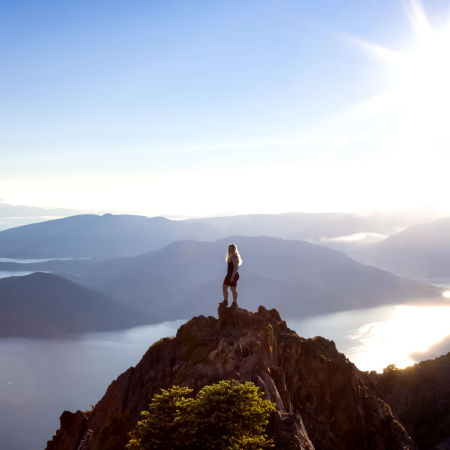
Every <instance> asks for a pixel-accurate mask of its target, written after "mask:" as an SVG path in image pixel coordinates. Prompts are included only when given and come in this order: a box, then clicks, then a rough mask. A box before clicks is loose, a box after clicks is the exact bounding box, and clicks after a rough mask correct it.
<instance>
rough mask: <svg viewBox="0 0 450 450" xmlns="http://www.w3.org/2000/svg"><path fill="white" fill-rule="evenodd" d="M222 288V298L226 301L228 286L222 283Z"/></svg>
mask: <svg viewBox="0 0 450 450" xmlns="http://www.w3.org/2000/svg"><path fill="white" fill-rule="evenodd" d="M222 289H223V299H224V300H225V301H228V286H225V285H223V286H222Z"/></svg>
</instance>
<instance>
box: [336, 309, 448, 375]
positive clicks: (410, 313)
mask: <svg viewBox="0 0 450 450" xmlns="http://www.w3.org/2000/svg"><path fill="white" fill-rule="evenodd" d="M449 323H450V307H440V308H425V307H413V306H396V307H395V309H394V311H393V314H392V316H391V317H390V318H389V319H388V320H386V321H382V322H373V323H367V324H365V325H362V326H360V327H359V328H357V329H356V331H355V332H353V333H352V334H351V335H350V336H349V337H350V339H352V340H354V341H358V345H355V346H353V347H350V348H348V349H347V350H346V351H345V354H346V356H347V357H348V358H349V359H350V360H351V361H352V362H354V363H355V364H356V366H357V367H358V368H359V369H361V370H377V371H378V372H380V371H382V369H383V367H386V366H387V365H388V364H391V363H394V364H396V365H397V367H399V368H403V367H406V366H409V365H411V364H414V361H413V360H412V359H410V358H409V357H408V355H409V354H411V353H412V352H415V351H424V350H426V349H427V347H429V346H430V345H431V344H432V343H433V342H437V341H440V340H441V339H442V338H443V337H445V336H446V335H448V334H450V327H449V325H448V324H449Z"/></svg>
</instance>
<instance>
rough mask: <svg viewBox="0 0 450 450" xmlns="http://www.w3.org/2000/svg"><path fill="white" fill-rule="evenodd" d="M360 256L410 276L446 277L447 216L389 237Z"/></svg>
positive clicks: (449, 274)
mask: <svg viewBox="0 0 450 450" xmlns="http://www.w3.org/2000/svg"><path fill="white" fill-rule="evenodd" d="M361 259H363V260H364V261H367V262H369V263H372V264H376V265H377V266H380V267H384V268H386V269H388V270H392V271H394V272H395V273H399V274H402V275H405V276H410V277H413V278H418V279H429V278H450V218H446V219H441V220H437V221H436V222H432V223H426V224H420V225H415V226H413V227H410V228H407V229H406V230H404V231H402V232H400V233H397V234H395V235H393V236H389V237H388V238H387V239H385V240H384V241H382V242H381V243H379V244H378V245H376V246H374V247H373V249H371V250H370V251H368V252H367V253H365V254H363V255H362V257H361Z"/></svg>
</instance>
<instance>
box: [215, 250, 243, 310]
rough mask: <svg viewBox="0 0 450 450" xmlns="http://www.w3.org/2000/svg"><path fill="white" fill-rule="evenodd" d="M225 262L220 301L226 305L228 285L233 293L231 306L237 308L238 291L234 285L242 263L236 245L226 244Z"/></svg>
mask: <svg viewBox="0 0 450 450" xmlns="http://www.w3.org/2000/svg"><path fill="white" fill-rule="evenodd" d="M225 261H226V263H227V264H228V270H227V275H226V277H225V279H224V280H223V286H222V289H223V302H222V303H220V304H221V305H223V306H228V287H229V288H230V289H231V293H232V294H233V304H232V305H231V307H232V308H233V307H234V308H237V298H238V293H237V290H236V285H237V282H238V280H239V273H238V269H239V266H240V265H241V264H242V258H241V255H240V254H239V252H238V249H237V247H236V245H234V244H230V245H229V246H228V252H227V257H226V258H225Z"/></svg>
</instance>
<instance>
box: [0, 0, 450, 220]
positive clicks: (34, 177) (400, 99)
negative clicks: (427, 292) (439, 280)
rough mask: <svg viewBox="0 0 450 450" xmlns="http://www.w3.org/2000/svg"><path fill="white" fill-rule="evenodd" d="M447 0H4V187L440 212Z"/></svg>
mask: <svg viewBox="0 0 450 450" xmlns="http://www.w3.org/2000/svg"><path fill="white" fill-rule="evenodd" d="M449 18H450V0H427V1H424V2H423V3H419V2H418V1H417V0H416V1H413V0H365V1H364V2H361V1H357V0H341V1H340V2H336V1H334V0H316V1H314V2H311V1H301V0H271V1H268V0H246V1H245V2H242V1H237V0H229V1H226V2H223V1H211V0H208V1H206V0H198V1H191V0H180V1H172V0H164V1H161V0H160V1H152V0H127V1H123V0H122V1H118V0H108V1H103V0H89V1H86V0H77V1H73V0H72V1H65V2H60V1H53V0H39V1H36V0H30V1H23V0H14V1H10V0H2V1H1V2H0V67H1V70H0V98H1V101H0V198H1V199H4V201H5V202H7V203H11V204H23V205H32V206H44V207H66V208H74V209H92V210H96V209H97V210H101V211H106V210H107V211H111V212H118V211H129V212H135V213H142V214H148V215H153V214H185V215H208V214H211V215H212V214H217V213H222V212H226V211H241V212H250V213H279V212H288V211H310V212H318V211H368V210H374V209H381V208H383V209H384V208H392V209H401V208H407V207H411V206H417V205H425V204H434V205H437V206H438V207H440V208H441V209H442V210H444V211H450V199H449V196H448V173H447V172H448V167H449V162H450V147H449V144H450V127H448V123H449V119H450V85H449V81H448V80H449V79H450V20H449Z"/></svg>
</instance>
